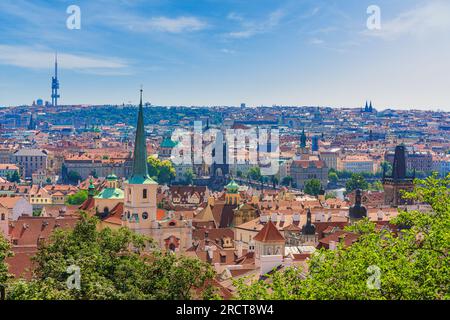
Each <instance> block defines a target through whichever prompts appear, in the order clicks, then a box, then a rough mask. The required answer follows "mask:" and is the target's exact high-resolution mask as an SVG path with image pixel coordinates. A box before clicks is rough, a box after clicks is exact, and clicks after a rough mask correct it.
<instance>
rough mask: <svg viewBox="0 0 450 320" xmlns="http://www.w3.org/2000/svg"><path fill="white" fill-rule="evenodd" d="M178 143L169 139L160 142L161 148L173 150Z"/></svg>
mask: <svg viewBox="0 0 450 320" xmlns="http://www.w3.org/2000/svg"><path fill="white" fill-rule="evenodd" d="M177 144H178V143H177V142H174V141H172V140H171V139H169V138H165V139H164V140H163V142H161V146H160V147H161V148H174V147H175V146H176V145H177Z"/></svg>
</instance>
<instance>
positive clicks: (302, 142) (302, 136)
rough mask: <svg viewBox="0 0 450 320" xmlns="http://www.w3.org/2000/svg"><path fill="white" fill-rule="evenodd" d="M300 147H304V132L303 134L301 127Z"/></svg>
mask: <svg viewBox="0 0 450 320" xmlns="http://www.w3.org/2000/svg"><path fill="white" fill-rule="evenodd" d="M300 148H306V134H305V129H303V131H302V135H301V136H300Z"/></svg>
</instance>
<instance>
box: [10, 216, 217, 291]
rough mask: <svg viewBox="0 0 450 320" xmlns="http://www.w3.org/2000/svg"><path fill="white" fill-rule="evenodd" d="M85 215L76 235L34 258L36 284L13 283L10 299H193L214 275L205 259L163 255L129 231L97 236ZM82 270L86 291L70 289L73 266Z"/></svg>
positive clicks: (64, 234)
mask: <svg viewBox="0 0 450 320" xmlns="http://www.w3.org/2000/svg"><path fill="white" fill-rule="evenodd" d="M97 222H98V220H97V218H90V217H87V216H85V215H83V217H82V219H81V221H80V222H79V223H78V224H77V225H76V227H75V228H74V229H73V230H57V231H55V232H54V233H53V235H52V237H51V240H50V241H49V242H48V243H46V244H45V245H43V246H42V247H41V248H40V249H39V251H38V253H37V255H36V256H35V257H34V258H33V260H34V263H35V269H34V272H33V278H32V279H31V280H30V281H25V280H18V281H13V282H12V283H10V284H9V286H8V290H7V298H8V299H13V300H14V299H18V300H29V299H82V300H85V299H94V300H95V299H102V300H103V299H116V300H117V299H138V300H141V299H190V298H191V297H192V289H193V288H201V287H202V286H203V285H204V283H205V281H207V280H209V279H211V278H212V277H213V275H214V271H213V270H212V268H211V266H209V265H207V264H204V263H203V262H201V261H200V260H194V259H190V258H186V257H178V256H176V255H174V254H172V253H163V252H161V251H159V250H157V249H156V248H155V247H154V245H153V243H152V241H151V239H149V238H147V237H144V236H142V235H139V234H137V233H135V232H133V231H131V230H129V229H127V228H121V229H119V230H111V229H108V228H107V229H103V230H101V231H97ZM72 265H74V266H77V267H79V268H80V275H81V281H80V285H81V287H80V290H77V289H76V288H74V289H69V288H68V286H67V279H68V277H69V276H70V275H71V274H69V273H68V272H67V270H68V269H67V268H68V267H69V266H72Z"/></svg>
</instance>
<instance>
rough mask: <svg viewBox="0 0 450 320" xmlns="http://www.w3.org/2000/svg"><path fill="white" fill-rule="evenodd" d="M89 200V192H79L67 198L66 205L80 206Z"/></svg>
mask: <svg viewBox="0 0 450 320" xmlns="http://www.w3.org/2000/svg"><path fill="white" fill-rule="evenodd" d="M87 198H88V192H87V190H79V191H78V192H77V193H75V194H72V195H70V196H68V197H67V200H66V203H67V204H70V205H80V204H82V203H83V202H85V201H86V200H87Z"/></svg>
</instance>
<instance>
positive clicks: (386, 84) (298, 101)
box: [0, 0, 450, 111]
mask: <svg viewBox="0 0 450 320" xmlns="http://www.w3.org/2000/svg"><path fill="white" fill-rule="evenodd" d="M71 5H76V6H78V7H79V8H80V12H81V16H80V27H81V28H80V29H69V28H68V27H67V20H68V19H69V18H71V14H72V12H69V13H67V9H68V7H69V6H71ZM371 5H376V6H378V7H379V9H380V24H379V26H380V29H369V28H368V27H367V20H368V19H369V20H370V19H371V17H372V12H371V11H370V12H369V13H368V7H369V6H371ZM70 21H72V20H70ZM370 21H372V20H370ZM55 51H57V52H58V57H59V67H60V72H59V79H60V83H61V90H60V94H61V99H60V104H122V103H136V102H137V101H138V99H139V89H140V87H141V85H143V87H144V96H145V100H146V101H148V102H150V103H152V104H155V105H185V106H191V105H197V106H204V105H208V106H211V105H214V106H217V105H239V104H240V103H246V104H247V105H248V106H259V105H266V106H271V105H300V106H301V105H309V106H333V107H359V106H362V105H364V104H365V101H366V100H372V101H373V104H374V106H375V107H376V108H377V109H386V108H398V109H425V110H428V109H440V110H445V111H450V1H448V0H370V1H366V0H176V1H175V0H174V1H169V0H82V1H75V0H70V1H63V0H59V1H58V0H53V1H52V0H46V1H44V0H1V1H0V106H9V105H22V104H31V103H32V102H33V101H34V100H36V99H38V98H42V99H44V100H51V99H50V94H51V90H50V83H51V76H52V73H53V63H54V53H55Z"/></svg>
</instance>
